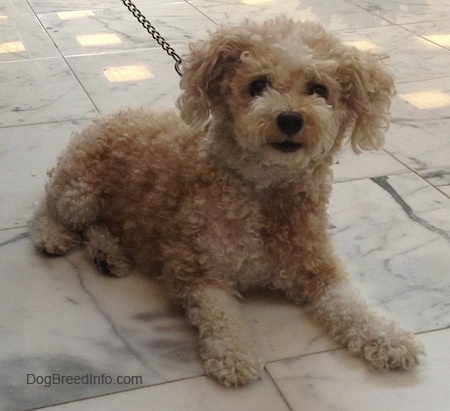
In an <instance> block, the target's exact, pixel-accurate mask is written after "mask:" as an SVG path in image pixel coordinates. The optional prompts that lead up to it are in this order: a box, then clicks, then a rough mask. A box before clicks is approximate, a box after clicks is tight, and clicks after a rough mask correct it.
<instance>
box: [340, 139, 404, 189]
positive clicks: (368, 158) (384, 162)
mask: <svg viewBox="0 0 450 411" xmlns="http://www.w3.org/2000/svg"><path fill="white" fill-rule="evenodd" d="M406 171H409V169H408V168H407V167H405V166H404V165H403V164H402V163H400V162H399V161H398V160H396V159H395V158H394V157H393V156H391V155H390V154H389V153H387V152H386V151H384V150H378V151H366V152H363V153H360V154H355V153H353V152H352V151H351V150H350V147H344V148H343V149H342V151H341V152H340V153H339V154H338V155H337V156H336V158H335V162H334V164H333V175H334V181H336V182H338V181H347V180H358V179H363V178H370V177H378V176H385V175H388V174H398V173H404V172H406Z"/></svg>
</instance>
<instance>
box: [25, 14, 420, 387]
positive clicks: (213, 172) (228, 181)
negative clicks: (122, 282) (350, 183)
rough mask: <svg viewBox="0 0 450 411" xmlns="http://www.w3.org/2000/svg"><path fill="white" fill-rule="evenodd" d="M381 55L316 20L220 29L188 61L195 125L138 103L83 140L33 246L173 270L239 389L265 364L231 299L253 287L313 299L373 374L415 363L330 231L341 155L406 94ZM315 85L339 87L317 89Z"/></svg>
mask: <svg viewBox="0 0 450 411" xmlns="http://www.w3.org/2000/svg"><path fill="white" fill-rule="evenodd" d="M383 58H384V56H379V55H375V54H372V53H369V52H361V51H359V50H357V49H356V48H353V47H348V46H346V45H344V44H342V43H341V42H340V41H339V39H338V38H336V37H335V36H334V35H332V34H329V33H327V32H325V30H324V29H323V28H322V27H321V26H320V25H318V24H316V23H311V22H294V21H292V20H289V19H285V18H278V19H274V20H270V21H268V22H266V23H264V24H262V25H258V24H254V23H251V22H245V23H244V24H242V25H241V26H238V27H221V28H219V29H218V30H217V31H216V32H215V33H212V34H211V35H210V38H209V39H207V40H204V41H199V42H197V43H194V44H193V45H192V46H191V50H190V54H189V55H188V56H187V57H186V59H185V60H184V61H183V72H184V75H183V77H182V80H181V83H180V84H181V88H182V90H183V93H182V94H181V96H180V98H179V100H178V107H179V109H180V112H181V117H182V118H183V119H184V121H185V122H183V121H182V120H181V118H180V116H179V115H178V113H176V112H172V111H170V112H165V113H157V112H152V111H148V110H144V109H142V110H129V111H123V112H121V113H118V114H115V115H113V116H110V117H107V118H104V119H100V120H98V121H97V122H96V123H94V124H93V125H91V126H90V127H88V128H86V129H85V130H83V131H82V132H81V133H79V134H77V135H75V136H74V137H73V139H72V141H71V143H70V144H69V146H68V147H67V149H66V151H65V153H64V154H63V155H62V156H61V158H60V159H59V162H58V164H57V165H56V167H55V168H54V169H53V170H51V171H50V173H49V176H50V179H49V182H48V184H47V187H46V191H47V198H46V203H45V204H44V205H43V207H42V208H41V210H39V212H38V213H36V216H35V218H34V220H33V221H32V223H31V235H32V238H33V239H34V241H35V244H36V245H37V246H38V247H39V248H41V249H43V250H45V251H47V252H48V253H51V254H63V253H64V252H67V251H68V250H69V249H70V248H72V247H74V246H76V245H77V244H78V243H79V241H80V238H83V239H84V241H85V243H86V245H87V248H88V250H89V252H90V254H91V255H92V256H93V258H94V259H95V261H96V262H97V264H98V265H99V266H100V268H102V269H103V270H104V271H106V272H107V273H108V274H111V275H117V276H121V275H125V274H126V271H127V270H128V268H129V267H131V266H133V265H134V266H137V267H138V268H139V269H140V270H143V271H146V272H149V273H151V274H153V275H157V276H159V277H160V278H161V279H162V281H164V282H165V284H166V286H167V287H168V289H169V291H170V292H171V294H172V295H173V296H174V298H178V299H179V300H180V301H181V302H182V303H183V304H184V306H185V308H186V310H187V313H188V316H189V318H190V320H191V322H192V323H193V324H194V325H196V326H197V327H198V328H199V331H200V340H201V355H202V358H203V360H204V361H205V369H206V370H207V372H208V374H210V375H212V376H214V377H215V378H217V379H219V380H220V381H222V382H223V383H224V384H225V385H227V386H238V385H242V384H245V383H246V382H248V381H249V380H251V379H254V378H256V377H257V376H258V372H259V369H260V367H261V364H262V363H261V360H260V358H259V356H258V354H257V352H256V349H255V347H254V344H253V342H252V341H251V336H250V331H249V329H248V327H247V326H245V323H244V321H243V319H242V318H241V317H240V314H239V309H238V305H237V303H236V302H235V301H234V297H233V295H234V294H237V293H238V292H243V291H245V290H247V289H249V288H254V287H268V288H271V289H277V290H282V291H284V292H285V293H286V295H287V296H289V297H290V298H292V299H293V300H295V301H297V302H307V303H309V309H310V311H311V312H312V314H313V316H314V317H315V318H316V319H317V320H318V321H320V322H322V323H323V324H324V325H325V327H326V328H327V329H328V330H329V332H330V334H331V335H332V336H333V337H334V338H336V339H337V340H338V341H339V342H341V343H342V344H344V345H346V346H347V347H348V348H349V349H350V351H351V352H353V353H354V354H356V355H360V356H363V357H365V358H366V359H367V360H368V361H369V362H371V363H372V365H374V366H375V367H377V368H382V369H383V368H397V367H400V368H408V367H410V366H411V365H412V364H415V363H416V362H417V355H418V354H420V353H422V347H421V345H420V343H418V342H416V341H415V339H414V336H413V335H412V334H411V333H407V332H404V331H401V330H399V328H398V327H396V326H394V325H393V323H390V322H388V321H387V320H384V319H382V318H381V317H378V316H377V315H376V314H374V313H373V312H371V311H370V310H369V309H368V308H367V307H366V306H365V305H364V304H363V303H362V302H361V301H360V299H359V297H357V296H356V295H355V294H354V292H353V291H351V285H350V284H349V282H348V276H347V274H346V272H345V270H344V269H343V267H342V266H341V263H340V262H339V260H338V258H337V257H336V256H335V254H334V251H333V247H332V244H331V240H330V238H329V234H328V231H327V227H328V218H327V213H326V207H327V203H328V196H329V193H330V190H331V172H330V165H331V163H332V158H333V155H334V154H335V153H336V152H337V151H338V150H339V149H340V148H341V146H342V144H343V142H344V141H345V139H348V140H349V141H350V144H351V147H352V148H353V149H354V150H355V151H359V150H366V149H372V148H378V147H380V146H381V145H382V143H383V131H384V130H385V129H386V128H387V125H388V120H389V115H388V110H389V104H390V97H391V96H392V95H393V93H394V86H393V78H392V76H391V75H390V74H389V73H388V72H387V70H386V69H385V68H384V66H383V64H382V60H383ZM263 78H265V79H267V81H268V82H269V85H268V87H267V88H266V89H265V90H264V91H263V92H262V93H261V94H260V95H256V96H255V95H254V96H252V95H251V93H250V91H249V90H250V87H251V86H250V85H251V83H252V82H253V81H254V80H258V79H263ZM314 84H320V85H322V86H325V87H326V88H327V90H328V94H327V95H326V96H325V97H324V96H321V95H318V94H317V93H315V94H314V93H311V92H310V91H309V90H311V87H312V85H314ZM284 112H294V113H299V114H300V115H301V116H302V118H303V127H302V128H301V130H300V131H296V132H295V133H292V135H290V136H289V138H290V139H291V140H292V141H294V142H296V143H300V144H301V148H300V149H298V150H296V151H293V152H284V151H280V150H279V149H277V148H275V147H276V146H274V144H275V143H281V142H285V141H286V139H287V138H288V136H287V135H286V133H285V132H284V131H282V130H281V128H280V127H279V126H278V125H277V118H278V116H279V115H280V114H281V113H284ZM355 307H356V308H355ZM369 351H370V352H369Z"/></svg>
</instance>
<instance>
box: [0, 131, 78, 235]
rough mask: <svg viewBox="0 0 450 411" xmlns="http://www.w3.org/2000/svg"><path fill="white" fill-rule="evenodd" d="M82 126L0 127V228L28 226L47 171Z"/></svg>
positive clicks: (40, 196)
mask: <svg viewBox="0 0 450 411" xmlns="http://www.w3.org/2000/svg"><path fill="white" fill-rule="evenodd" d="M82 124H84V123H83V122H62V123H47V124H37V125H30V126H21V127H6V128H0V142H1V144H0V158H1V159H2V160H1V162H0V209H1V210H2V212H1V213H0V229H4V228H14V227H19V226H25V225H27V223H28V221H29V220H30V218H31V215H32V211H33V204H34V203H35V202H36V201H39V200H41V198H42V196H43V192H44V183H45V181H46V177H47V175H46V173H47V170H49V169H50V168H51V167H53V166H54V164H55V162H56V158H57V156H58V155H59V153H60V152H61V151H62V150H63V148H64V147H65V146H66V145H67V142H68V140H69V137H70V135H71V133H72V132H73V131H75V130H76V129H78V128H79V127H81V125H82ZM12 181H13V182H14V183H13V184H11V182H12Z"/></svg>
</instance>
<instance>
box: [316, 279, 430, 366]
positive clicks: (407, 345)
mask: <svg viewBox="0 0 450 411" xmlns="http://www.w3.org/2000/svg"><path fill="white" fill-rule="evenodd" d="M309 311H310V312H311V313H312V315H313V317H314V318H315V320H317V321H318V322H319V323H321V324H322V325H324V326H325V328H326V329H327V331H328V332H329V333H330V334H331V336H332V337H333V338H334V339H335V340H336V341H337V342H338V343H340V344H342V345H343V346H345V347H347V348H348V350H349V351H350V352H351V353H352V354H354V355H357V356H360V357H363V358H364V359H365V360H366V361H368V362H369V363H370V364H371V365H372V367H374V368H376V369H382V370H387V369H391V368H401V369H408V368H411V367H413V366H414V365H416V364H418V362H419V361H418V358H417V357H418V356H419V355H420V354H424V348H423V346H422V344H421V343H420V342H419V341H418V340H417V339H416V337H415V336H414V334H413V333H412V332H408V331H405V330H402V329H401V328H400V326H399V325H398V324H397V323H396V322H394V321H390V320H387V319H386V318H384V317H382V316H380V315H378V314H377V313H376V312H375V311H373V310H372V309H370V308H369V307H368V306H367V304H366V303H365V302H364V300H363V299H362V298H361V297H360V295H359V294H358V292H357V291H356V290H355V289H354V288H353V287H352V285H351V283H350V281H348V280H347V279H342V280H340V281H337V282H335V283H334V284H332V285H330V286H329V287H328V288H327V289H326V290H325V292H324V293H323V294H322V295H321V296H320V297H319V298H318V299H317V300H316V301H313V302H312V303H311V305H310V306H309Z"/></svg>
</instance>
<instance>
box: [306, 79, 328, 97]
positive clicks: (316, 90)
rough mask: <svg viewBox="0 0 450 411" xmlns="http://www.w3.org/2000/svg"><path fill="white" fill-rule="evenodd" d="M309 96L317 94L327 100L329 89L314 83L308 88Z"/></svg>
mask: <svg viewBox="0 0 450 411" xmlns="http://www.w3.org/2000/svg"><path fill="white" fill-rule="evenodd" d="M308 94H309V95H311V96H312V95H313V94H317V95H318V96H319V97H323V98H327V97H328V89H327V88H326V87H325V86H322V84H317V83H312V84H310V85H309V86H308Z"/></svg>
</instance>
